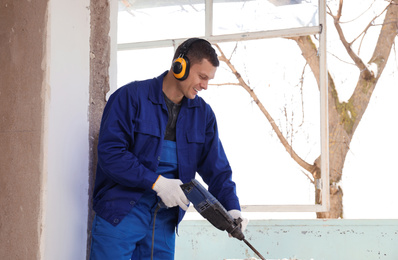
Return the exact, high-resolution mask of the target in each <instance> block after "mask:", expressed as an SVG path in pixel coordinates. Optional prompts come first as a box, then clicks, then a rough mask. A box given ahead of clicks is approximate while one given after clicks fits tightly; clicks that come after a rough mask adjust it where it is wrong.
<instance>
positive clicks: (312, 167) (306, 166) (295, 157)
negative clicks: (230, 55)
mask: <svg viewBox="0 0 398 260" xmlns="http://www.w3.org/2000/svg"><path fill="white" fill-rule="evenodd" d="M215 46H216V47H217V49H218V50H219V52H220V54H221V56H220V57H219V59H220V60H221V61H223V62H225V63H226V64H227V65H228V67H229V68H230V70H231V71H232V73H233V74H234V75H235V76H236V78H237V79H238V81H239V85H240V86H242V87H243V88H244V89H245V90H246V91H247V92H248V93H249V94H250V96H251V97H252V99H253V101H254V102H255V103H256V104H257V106H258V107H259V108H260V110H261V112H263V114H264V115H265V117H266V118H267V120H268V121H269V122H270V124H271V126H272V129H273V130H274V131H275V133H276V135H277V136H278V138H279V140H280V141H281V143H282V144H283V146H284V147H285V149H286V151H287V152H288V153H289V154H290V156H291V157H292V158H293V160H295V161H296V162H297V163H298V164H299V165H300V166H301V167H303V168H304V169H305V170H307V171H308V172H310V173H311V174H314V173H315V172H316V169H317V167H316V166H315V165H312V164H309V163H307V162H306V161H304V160H303V159H302V158H301V157H300V156H298V155H297V154H296V153H295V151H294V150H293V148H292V147H291V146H290V145H289V143H288V142H287V140H286V138H285V137H284V136H283V134H282V133H281V131H280V130H279V128H278V126H277V125H276V123H275V121H274V119H273V118H272V116H271V115H270V114H269V113H268V111H267V110H266V109H265V107H264V106H263V104H262V103H261V102H260V100H259V99H258V97H257V95H256V94H255V93H254V91H253V89H252V88H250V86H248V85H247V84H246V82H245V81H244V80H243V78H242V76H241V75H240V74H239V72H238V71H237V70H236V69H235V67H234V66H233V65H232V63H231V62H230V60H229V59H227V58H226V56H225V54H224V53H223V51H222V50H221V48H220V47H219V46H218V44H215Z"/></svg>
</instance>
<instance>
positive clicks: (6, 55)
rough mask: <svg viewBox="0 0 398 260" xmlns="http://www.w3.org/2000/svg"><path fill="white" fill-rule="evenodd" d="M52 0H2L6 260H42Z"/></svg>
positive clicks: (0, 240) (0, 116) (1, 191)
mask: <svg viewBox="0 0 398 260" xmlns="http://www.w3.org/2000/svg"><path fill="white" fill-rule="evenodd" d="M47 5H48V0H36V1H31V0H28V1H13V0H0V21H1V22H0V68H1V70H0V147H1V150H0V153H1V155H0V245H1V246H0V259H39V258H40V250H39V248H40V233H41V231H40V219H41V211H40V208H41V200H40V198H41V179H42V174H43V162H42V161H43V160H42V158H43V157H42V154H43V143H42V139H43V136H42V134H43V126H44V117H43V115H44V111H43V109H44V99H43V96H42V95H43V93H44V89H43V86H44V85H45V84H44V82H45V64H43V63H42V61H43V59H44V55H45V53H44V50H45V46H46V22H47V14H46V12H47Z"/></svg>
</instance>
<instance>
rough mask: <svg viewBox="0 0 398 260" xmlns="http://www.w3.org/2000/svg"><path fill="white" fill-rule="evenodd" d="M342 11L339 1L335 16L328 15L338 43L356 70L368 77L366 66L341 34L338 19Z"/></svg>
mask: <svg viewBox="0 0 398 260" xmlns="http://www.w3.org/2000/svg"><path fill="white" fill-rule="evenodd" d="M342 11H343V0H340V3H339V8H338V10H337V15H336V16H334V15H333V14H332V12H331V11H330V15H331V16H332V17H333V23H334V26H335V28H336V30H337V33H338V35H339V38H340V41H341V43H342V44H343V46H344V48H345V49H346V51H347V53H348V55H349V56H350V57H351V59H352V60H353V61H354V63H355V64H356V66H357V67H358V69H359V70H360V71H361V72H362V73H361V74H362V75H363V76H364V77H369V76H370V72H369V70H368V68H367V66H366V64H365V63H364V62H363V61H362V59H361V58H359V56H358V55H357V54H356V53H355V52H354V51H353V50H352V49H351V45H352V43H349V42H348V41H347V39H346V38H345V35H344V33H343V29H342V28H341V26H340V18H341V15H342Z"/></svg>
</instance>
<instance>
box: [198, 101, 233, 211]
mask: <svg viewBox="0 0 398 260" xmlns="http://www.w3.org/2000/svg"><path fill="white" fill-rule="evenodd" d="M206 108H207V109H206V129H205V145H204V150H203V152H202V157H201V162H200V164H199V167H198V173H199V174H200V175H201V177H202V178H203V180H204V181H205V182H206V184H207V185H208V186H209V192H210V193H211V194H213V196H215V197H216V198H217V199H218V200H219V201H220V203H221V204H222V205H223V206H224V207H225V208H226V210H231V209H238V210H240V205H239V199H238V197H237V195H236V185H235V182H233V181H232V170H231V167H230V165H229V162H228V159H227V156H226V154H225V151H224V148H223V146H222V144H221V141H220V138H219V134H218V128H217V121H216V117H215V115H214V112H213V111H212V109H211V108H210V106H209V105H208V104H206Z"/></svg>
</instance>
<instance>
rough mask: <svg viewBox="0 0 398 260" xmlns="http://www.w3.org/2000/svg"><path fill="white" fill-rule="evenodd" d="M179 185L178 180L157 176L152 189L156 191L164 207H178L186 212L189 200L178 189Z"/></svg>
mask: <svg viewBox="0 0 398 260" xmlns="http://www.w3.org/2000/svg"><path fill="white" fill-rule="evenodd" d="M181 184H182V181H181V180H180V179H167V178H165V177H163V176H162V175H159V177H158V179H157V180H156V182H155V183H154V184H153V186H152V189H153V190H154V191H156V193H157V194H158V196H159V197H160V199H161V200H162V201H163V203H164V204H165V205H166V207H168V208H171V207H175V206H180V207H181V208H182V209H183V210H185V211H186V210H187V209H188V204H189V200H188V199H187V197H186V196H185V194H184V192H183V191H182V189H181V187H180V185H181Z"/></svg>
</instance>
